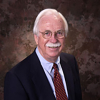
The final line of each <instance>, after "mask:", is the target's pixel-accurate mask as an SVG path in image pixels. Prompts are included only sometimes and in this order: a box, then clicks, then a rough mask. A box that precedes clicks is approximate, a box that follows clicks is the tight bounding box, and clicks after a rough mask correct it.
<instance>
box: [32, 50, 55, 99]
mask: <svg viewBox="0 0 100 100" xmlns="http://www.w3.org/2000/svg"><path fill="white" fill-rule="evenodd" d="M31 60H32V61H31V69H30V71H31V76H32V81H33V84H34V85H35V88H36V92H37V95H38V97H39V99H41V100H55V96H54V94H53V91H52V88H51V86H50V84H49V82H48V79H47V77H46V75H45V72H44V70H43V68H42V66H41V64H40V61H39V59H38V57H37V55H36V53H35V52H33V54H32V57H31Z"/></svg>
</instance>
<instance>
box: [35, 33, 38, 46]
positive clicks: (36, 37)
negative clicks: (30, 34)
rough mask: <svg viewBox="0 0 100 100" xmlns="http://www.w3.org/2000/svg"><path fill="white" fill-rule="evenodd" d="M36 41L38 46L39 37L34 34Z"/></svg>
mask: <svg viewBox="0 0 100 100" xmlns="http://www.w3.org/2000/svg"><path fill="white" fill-rule="evenodd" d="M34 39H35V42H36V44H37V45H38V36H37V35H36V34H34Z"/></svg>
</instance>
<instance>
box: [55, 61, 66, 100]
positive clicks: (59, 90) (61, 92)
mask: <svg viewBox="0 0 100 100" xmlns="http://www.w3.org/2000/svg"><path fill="white" fill-rule="evenodd" d="M53 68H54V86H55V92H56V100H68V99H67V96H66V93H65V89H64V86H63V82H62V79H61V76H60V74H59V72H58V69H57V65H56V64H55V63H54V65H53Z"/></svg>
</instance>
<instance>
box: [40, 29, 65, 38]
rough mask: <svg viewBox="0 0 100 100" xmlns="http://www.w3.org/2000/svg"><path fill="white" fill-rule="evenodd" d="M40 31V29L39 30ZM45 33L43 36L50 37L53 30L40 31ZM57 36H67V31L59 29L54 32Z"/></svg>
mask: <svg viewBox="0 0 100 100" xmlns="http://www.w3.org/2000/svg"><path fill="white" fill-rule="evenodd" d="M39 32H40V31H39ZM40 33H42V35H43V38H45V39H49V38H51V36H52V32H51V31H50V30H46V31H45V32H40ZM54 33H55V34H54V35H55V38H64V37H65V31H64V30H58V31H57V32H54Z"/></svg>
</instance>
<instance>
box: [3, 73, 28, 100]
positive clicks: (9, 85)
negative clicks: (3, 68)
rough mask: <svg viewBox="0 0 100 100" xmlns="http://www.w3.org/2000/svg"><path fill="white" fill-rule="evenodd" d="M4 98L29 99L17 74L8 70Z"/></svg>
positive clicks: (10, 99)
mask: <svg viewBox="0 0 100 100" xmlns="http://www.w3.org/2000/svg"><path fill="white" fill-rule="evenodd" d="M4 100H29V99H28V96H27V93H26V92H25V90H24V88H23V86H22V84H21V82H20V81H19V80H18V78H17V76H16V75H14V74H13V73H11V72H8V73H7V74H6V77H5V81H4Z"/></svg>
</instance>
